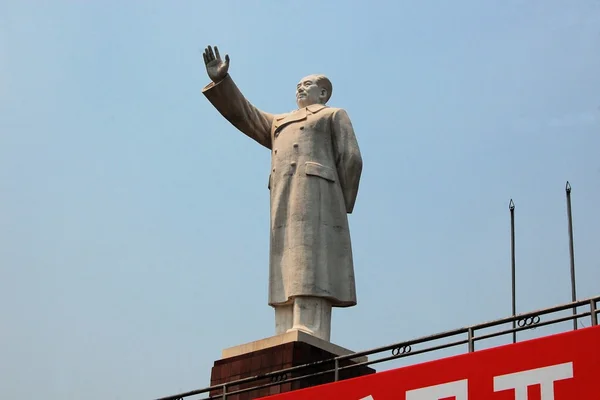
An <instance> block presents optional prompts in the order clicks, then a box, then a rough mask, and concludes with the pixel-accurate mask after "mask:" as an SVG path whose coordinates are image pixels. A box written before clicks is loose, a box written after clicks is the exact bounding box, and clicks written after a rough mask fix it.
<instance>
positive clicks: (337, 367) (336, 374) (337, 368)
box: [333, 358, 340, 382]
mask: <svg viewBox="0 0 600 400" xmlns="http://www.w3.org/2000/svg"><path fill="white" fill-rule="evenodd" d="M333 379H334V381H335V382H337V381H339V380H340V360H338V359H337V358H336V359H335V372H334V377H333Z"/></svg>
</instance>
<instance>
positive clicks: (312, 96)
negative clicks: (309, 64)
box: [296, 75, 327, 108]
mask: <svg viewBox="0 0 600 400" xmlns="http://www.w3.org/2000/svg"><path fill="white" fill-rule="evenodd" d="M326 97H327V90H325V89H323V88H321V87H319V86H317V81H316V79H315V77H314V76H313V75H310V76H307V77H306V78H302V79H301V80H300V82H299V83H298V85H297V86H296V104H298V107H299V108H303V107H307V106H310V105H313V104H323V103H325V98H326Z"/></svg>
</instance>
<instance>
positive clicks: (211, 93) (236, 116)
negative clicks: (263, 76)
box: [202, 46, 274, 149]
mask: <svg viewBox="0 0 600 400" xmlns="http://www.w3.org/2000/svg"><path fill="white" fill-rule="evenodd" d="M203 57H204V63H205V65H206V72H207V73H208V76H209V78H210V79H211V80H212V82H211V83H210V84H209V85H207V86H206V87H205V88H204V89H203V90H202V93H204V95H205V96H206V98H207V99H208V100H209V101H210V102H211V103H212V105H213V106H214V107H215V108H216V109H217V110H218V111H219V112H220V113H221V115H223V116H224V117H225V118H226V119H227V120H228V121H229V122H231V124H233V125H234V126H235V127H236V128H238V129H239V130H240V131H242V132H243V133H244V134H245V135H247V136H249V137H250V138H252V139H254V140H255V141H257V142H258V143H260V144H261V145H263V146H265V147H266V148H268V149H271V147H272V144H271V125H272V123H273V118H274V116H273V115H272V114H269V113H266V112H264V111H261V110H259V109H258V108H256V107H254V106H253V105H252V104H251V103H250V102H249V101H248V100H246V98H245V97H244V95H243V94H242V92H241V91H240V90H239V89H238V87H237V86H236V84H235V83H234V82H233V79H231V76H230V75H229V73H228V71H229V55H225V60H222V59H221V55H220V54H219V49H218V48H217V47H216V46H215V48H214V51H213V49H212V47H211V46H208V47H207V48H206V50H205V51H204V54H203Z"/></svg>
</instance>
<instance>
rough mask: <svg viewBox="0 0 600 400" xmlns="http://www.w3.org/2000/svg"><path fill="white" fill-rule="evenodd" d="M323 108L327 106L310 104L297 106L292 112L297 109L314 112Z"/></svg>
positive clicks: (297, 110)
mask: <svg viewBox="0 0 600 400" xmlns="http://www.w3.org/2000/svg"><path fill="white" fill-rule="evenodd" d="M324 108H327V106H326V105H325V104H311V105H310V106H307V107H303V108H298V109H296V110H294V112H295V113H297V112H299V111H304V110H307V111H309V112H310V113H312V114H315V113H318V112H319V111H321V110H322V109H324Z"/></svg>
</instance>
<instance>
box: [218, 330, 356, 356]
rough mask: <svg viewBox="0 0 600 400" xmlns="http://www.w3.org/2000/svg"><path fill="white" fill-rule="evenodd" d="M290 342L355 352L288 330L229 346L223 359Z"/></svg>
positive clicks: (337, 354)
mask: <svg viewBox="0 0 600 400" xmlns="http://www.w3.org/2000/svg"><path fill="white" fill-rule="evenodd" d="M290 342H304V343H307V344H310V345H312V346H315V347H318V348H320V349H322V350H325V351H328V352H330V353H332V354H335V355H336V356H345V355H347V354H353V353H354V352H353V351H351V350H348V349H345V348H343V347H341V346H338V345H336V344H333V343H330V342H327V341H325V340H323V339H319V338H318V337H315V336H312V335H309V334H308V333H306V332H302V331H292V332H287V333H284V334H282V335H277V336H271V337H269V338H266V339H261V340H257V341H254V342H250V343H246V344H241V345H238V346H234V347H229V348H227V349H224V350H223V351H222V352H221V359H224V358H230V357H235V356H239V355H242V354H247V353H252V352H254V351H258V350H263V349H268V348H269V347H274V346H278V345H280V344H284V343H290ZM367 360H368V358H367V356H362V357H356V358H353V359H352V361H354V362H356V363H361V362H366V361H367Z"/></svg>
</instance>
